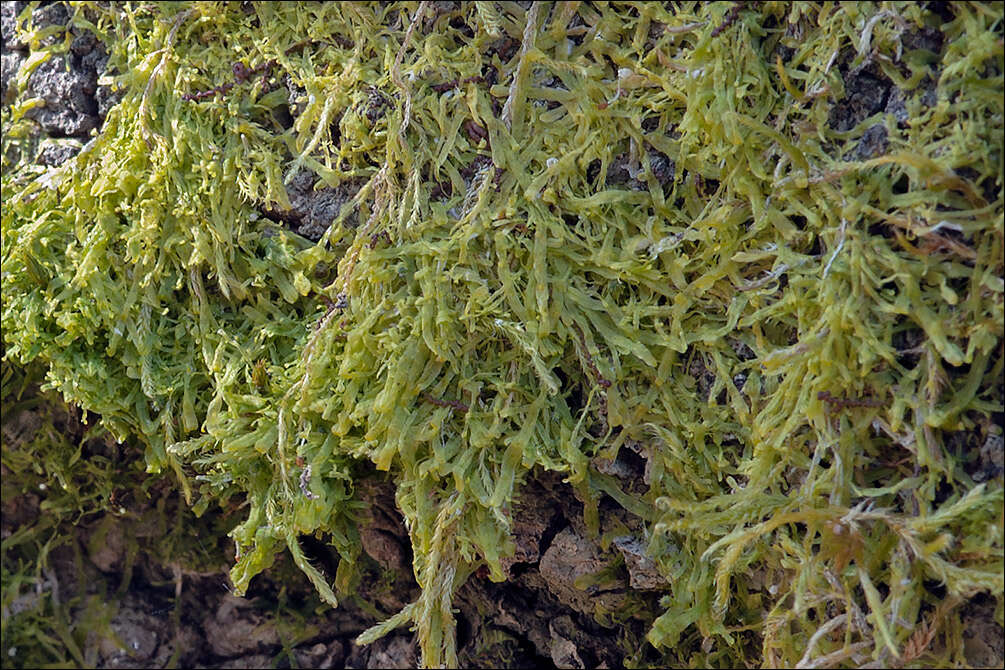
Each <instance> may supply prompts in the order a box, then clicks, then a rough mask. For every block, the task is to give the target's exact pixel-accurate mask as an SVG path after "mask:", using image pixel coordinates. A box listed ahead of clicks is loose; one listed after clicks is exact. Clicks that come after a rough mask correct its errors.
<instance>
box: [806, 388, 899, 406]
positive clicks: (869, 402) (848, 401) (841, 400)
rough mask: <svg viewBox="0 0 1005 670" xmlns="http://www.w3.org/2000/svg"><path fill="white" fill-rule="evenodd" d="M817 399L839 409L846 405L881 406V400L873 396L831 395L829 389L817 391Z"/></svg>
mask: <svg viewBox="0 0 1005 670" xmlns="http://www.w3.org/2000/svg"><path fill="white" fill-rule="evenodd" d="M817 400H822V401H824V402H825V403H828V404H830V405H834V406H836V407H839V408H841V409H847V408H848V407H882V406H883V401H882V400H876V399H875V398H850V397H847V396H846V397H840V396H834V395H831V392H830V391H820V392H819V393H817Z"/></svg>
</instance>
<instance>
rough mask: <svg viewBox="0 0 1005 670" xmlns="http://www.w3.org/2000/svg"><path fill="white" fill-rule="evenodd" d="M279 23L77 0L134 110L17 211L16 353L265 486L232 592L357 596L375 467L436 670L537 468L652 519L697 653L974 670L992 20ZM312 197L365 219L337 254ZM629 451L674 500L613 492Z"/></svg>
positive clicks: (817, 17) (250, 484) (689, 8)
mask: <svg viewBox="0 0 1005 670" xmlns="http://www.w3.org/2000/svg"><path fill="white" fill-rule="evenodd" d="M246 7H247V9H245V6H242V5H238V4H208V3H198V4H189V3H159V4H137V5H131V4H125V5H114V6H112V7H106V6H101V5H98V4H92V3H79V5H78V6H77V14H76V16H75V17H74V21H75V23H76V25H78V26H82V27H87V28H88V29H90V30H92V31H93V32H94V33H95V34H96V35H97V36H98V37H99V39H101V40H102V41H103V42H104V43H105V44H107V45H108V46H109V48H110V50H111V59H110V63H109V66H110V68H111V70H112V71H113V72H118V73H119V74H116V75H109V77H110V82H111V83H114V84H115V85H116V86H117V87H119V88H120V89H121V92H122V99H121V102H120V103H119V104H118V105H117V106H116V107H115V108H114V109H113V110H112V111H111V112H110V114H109V116H108V118H107V120H106V123H105V125H104V127H103V128H102V130H101V132H100V134H98V135H97V136H96V137H94V139H93V140H92V141H91V142H89V143H88V145H87V146H85V147H84V149H83V150H82V151H81V152H80V154H79V155H78V156H77V157H76V158H75V159H74V160H73V161H71V162H70V163H68V164H67V166H66V167H64V168H57V169H52V170H48V171H44V172H43V171H38V172H33V171H32V170H31V169H29V168H22V169H20V170H18V171H14V170H9V169H5V170H4V176H3V181H2V188H3V200H4V202H5V207H4V212H3V228H2V230H3V258H2V263H3V266H2V268H3V269H2V271H3V278H4V282H3V301H4V310H3V329H4V343H5V345H6V347H7V356H8V357H9V358H11V359H13V360H17V361H20V362H22V363H24V362H27V361H32V360H38V361H41V362H43V363H44V364H45V365H46V366H48V380H49V385H50V386H51V387H52V388H55V389H58V390H59V391H61V392H62V393H63V395H64V396H65V397H66V398H67V399H68V400H70V401H72V402H74V403H78V404H80V405H81V406H82V407H84V408H87V409H88V410H91V411H95V412H98V413H99V414H100V415H101V417H102V421H103V422H104V424H105V425H106V426H107V427H108V428H109V429H110V430H112V431H113V432H114V433H115V434H116V435H118V436H123V437H124V436H126V435H135V436H138V437H139V438H141V439H142V440H143V441H144V442H145V443H146V445H147V447H148V449H147V454H146V458H147V464H148V465H147V467H148V469H149V470H150V471H152V472H156V471H159V470H162V469H165V468H168V469H170V470H171V471H173V472H174V473H176V475H177V478H178V481H179V484H180V486H181V487H182V488H183V490H184V492H185V495H186V497H187V498H189V499H190V500H191V501H192V503H193V504H194V505H196V508H197V509H205V507H206V506H207V505H208V504H210V502H211V501H213V500H216V499H218V498H219V497H221V496H230V495H235V494H237V495H243V496H246V498H247V501H248V516H247V518H246V520H245V521H244V522H243V523H241V524H240V525H239V526H237V527H236V528H235V529H234V530H233V531H232V533H231V535H232V537H233V538H234V540H235V541H236V543H237V546H238V551H239V556H238V557H237V562H236V565H235V566H234V568H233V570H232V573H231V574H232V578H233V581H234V583H235V586H236V587H237V589H238V590H243V589H244V588H246V587H247V585H248V582H249V580H250V579H251V578H252V577H253V576H254V575H256V574H257V573H259V572H260V571H261V570H263V569H264V568H265V567H267V566H268V565H270V564H271V562H272V561H273V559H274V557H275V556H276V555H277V552H280V551H283V550H288V551H290V552H291V554H292V556H293V558H294V560H295V562H296V563H297V564H298V565H299V566H300V568H301V569H302V570H303V571H304V572H305V573H306V574H307V575H308V577H309V578H310V579H311V580H312V581H313V582H314V584H315V585H316V587H317V588H318V590H319V592H320V594H321V595H322V597H323V598H324V599H325V600H327V601H328V602H329V603H331V604H332V605H334V604H336V595H335V590H338V589H339V588H343V587H345V586H346V585H347V584H349V583H350V578H351V575H352V566H353V563H354V561H355V559H356V558H357V556H358V553H359V546H360V543H359V540H358V535H357V532H356V530H355V525H354V518H355V510H356V508H357V505H358V503H356V501H355V494H354V487H353V477H354V470H355V469H356V467H357V464H358V463H359V462H360V461H365V460H368V461H372V462H373V463H374V464H376V466H377V467H378V468H380V469H382V470H389V471H390V472H391V473H392V474H393V477H394V479H395V481H396V485H397V502H398V505H399V507H400V508H401V510H402V512H403V514H404V517H405V519H406V523H407V526H408V530H409V534H410V537H411V541H412V547H413V550H414V556H415V559H414V566H413V567H414V571H415V575H416V578H417V580H418V582H419V585H420V586H421V588H422V595H421V596H420V598H419V599H418V600H417V601H416V602H415V603H413V604H411V605H408V606H407V607H405V608H404V609H403V610H402V611H401V613H399V614H398V615H396V616H394V617H392V618H391V619H390V620H388V621H387V622H385V623H384V624H382V625H380V626H377V627H376V628H374V629H372V630H371V631H369V632H368V633H366V634H364V635H363V636H362V638H361V639H362V640H364V641H365V640H372V639H374V638H375V637H377V636H379V635H381V634H383V633H384V632H386V631H388V630H390V629H391V628H393V627H395V626H398V625H402V624H408V623H411V624H413V625H414V626H415V627H416V628H417V630H418V637H419V641H420V644H421V646H422V650H423V659H424V663H425V664H427V665H430V666H439V665H442V664H446V665H455V664H456V652H455V645H454V641H453V640H454V620H453V615H452V612H451V598H452V595H453V593H454V592H455V590H456V589H457V588H458V586H459V585H460V584H461V583H463V582H464V580H465V579H466V578H467V577H468V575H470V574H471V572H472V571H473V570H475V569H477V568H478V567H480V566H482V565H484V566H487V568H488V570H489V572H490V575H491V576H492V578H493V579H496V580H502V579H504V571H503V569H502V565H501V564H500V559H501V557H503V556H505V555H506V554H507V552H509V551H511V550H512V544H511V543H510V542H509V539H508V538H509V527H510V524H511V521H512V519H511V516H510V512H509V509H510V507H509V506H510V503H511V501H512V500H513V498H514V496H515V495H517V494H518V490H519V489H518V487H519V485H520V483H521V482H522V481H524V480H525V478H526V477H527V475H528V473H529V472H530V471H531V469H532V468H535V467H541V468H545V469H548V470H552V471H558V472H562V473H565V475H566V477H567V480H568V481H569V482H570V483H572V484H573V485H574V486H575V487H576V489H577V491H578V492H579V494H580V495H581V496H582V497H583V499H584V500H587V501H588V503H589V504H588V505H587V522H588V525H591V526H592V527H593V528H594V529H596V528H597V527H598V526H597V518H596V514H597V504H598V502H599V499H600V497H601V496H602V495H607V496H610V497H611V498H613V499H614V500H616V501H617V502H618V503H619V504H620V505H622V506H623V507H624V508H625V509H626V510H628V511H629V512H631V513H632V514H634V515H637V516H638V517H640V518H641V519H643V520H644V521H645V522H646V524H647V528H648V535H647V537H648V542H649V552H650V555H651V556H652V558H653V559H654V560H655V561H656V563H657V565H658V566H659V569H660V571H661V573H662V574H663V575H664V577H665V578H666V579H667V587H666V589H667V594H668V595H667V596H666V598H665V601H664V607H665V613H664V614H663V615H662V616H660V617H659V618H658V619H656V620H655V622H654V623H653V625H652V628H651V630H650V632H649V634H648V639H649V641H650V642H651V643H652V644H653V645H655V646H656V647H658V648H660V649H661V650H663V651H664V653H665V654H666V657H665V662H667V663H696V664H700V665H736V664H738V663H741V662H757V660H758V659H760V661H761V662H763V663H765V664H767V665H780V664H795V663H796V662H798V661H800V659H802V660H803V661H804V662H805V663H816V664H821V665H823V664H828V665H835V664H840V663H852V662H854V663H860V662H864V661H865V660H866V659H868V658H870V657H871V658H873V659H875V660H876V661H877V662H879V663H881V664H891V663H895V662H915V663H926V664H936V665H937V664H940V663H944V662H960V660H961V657H960V653H961V652H960V649H961V646H960V645H961V642H960V638H959V628H958V625H959V624H958V622H959V618H958V616H957V615H956V614H955V610H954V606H955V604H958V603H959V602H962V600H963V599H965V598H966V597H968V596H971V595H973V594H975V593H977V592H982V591H985V592H990V593H992V594H993V595H994V596H995V597H996V598H997V599H998V603H999V604H998V610H997V611H998V613H999V619H1000V618H1001V616H1000V615H1001V602H1002V590H1003V580H1002V560H1003V559H1002V551H1003V539H1002V521H1001V519H1002V515H1003V502H1002V475H1001V471H1000V469H998V470H995V469H994V468H993V466H991V465H987V464H982V463H978V462H976V461H973V458H972V457H973V452H967V451H966V450H960V449H957V448H956V447H955V445H958V444H959V441H958V439H957V438H956V437H954V436H958V435H960V434H963V435H966V436H968V439H969V438H973V439H975V440H977V441H978V442H981V443H994V441H995V440H998V441H999V442H1000V440H1001V422H1002V419H1001V416H1002V415H1001V406H1002V386H1001V382H1000V379H1001V375H1002V366H1003V364H1005V357H1003V355H1002V325H1001V324H1002V320H1003V283H1002V278H1001V277H1002V273H1003V267H1002V264H1003V261H1002V252H1003V225H1002V213H1003V198H1002V181H1003V167H1002V102H1001V97H1000V90H1001V87H1002V71H1003V69H1005V67H1003V63H1002V60H1003V49H1002V37H1001V34H1002V13H1001V9H1000V8H996V7H990V6H985V5H980V4H973V5H962V4H961V5H954V6H953V7H952V8H951V9H950V10H948V11H950V12H951V14H952V15H951V16H950V17H945V18H946V20H945V21H943V19H942V18H940V17H939V16H937V15H934V14H932V12H931V11H930V10H925V9H923V8H922V7H920V6H911V7H906V6H903V5H889V6H888V5H886V4H880V5H833V6H832V5H826V6H824V7H819V6H817V5H812V4H803V3H798V4H794V5H789V4H787V3H761V4H760V5H759V6H758V7H757V8H756V9H751V10H743V11H739V10H733V9H731V6H730V5H727V4H712V5H704V4H701V5H699V4H692V3H682V4H681V5H680V6H679V7H677V8H676V10H675V11H670V10H668V9H666V8H664V7H661V6H658V5H656V4H648V3H646V4H639V5H633V4H628V3H610V4H606V3H598V4H597V5H593V4H590V3H557V4H555V5H543V4H537V3H535V4H533V5H532V6H531V7H530V8H529V9H525V8H524V7H523V5H521V4H518V3H494V2H484V3H483V2H478V3H469V4H459V3H425V2H424V3H421V4H418V5H417V4H416V3H389V4H385V5H380V6H378V5H349V4H342V3H328V4H325V5H318V6H313V5H312V6H308V5H301V4H292V3H282V4H270V3H261V4H254V5H247V6H246ZM727 14H729V17H728V19H729V20H728V21H726V22H725V23H728V24H729V25H725V26H720V24H722V23H723V22H724V18H725V17H726V15H727ZM21 29H22V30H25V31H29V32H30V31H31V27H30V25H27V23H23V24H22V25H21ZM936 33H937V34H939V35H941V41H940V40H935V39H934V38H932V39H927V37H926V36H928V37H931V35H933V34H936ZM29 37H30V36H29ZM26 39H27V38H26ZM65 48H66V44H65V43H62V42H57V43H56V44H54V45H52V46H49V47H45V48H40V49H39V50H38V51H37V52H36V54H38V56H37V57H35V58H33V59H29V60H28V61H26V62H25V64H24V65H23V66H22V73H21V75H20V76H22V78H23V77H26V76H27V74H28V72H29V71H30V68H31V67H35V66H37V64H38V63H40V62H41V61H42V59H44V58H45V57H47V56H46V55H47V54H48V55H51V54H53V53H56V52H58V51H59V50H60V49H65ZM869 86H877V87H879V89H880V90H881V94H879V95H878V96H876V95H871V94H869V93H868V87H869ZM213 88H216V89H217V90H216V91H215V92H212V93H206V94H200V92H206V91H209V90H210V89H213ZM870 95H871V97H870ZM898 101H899V102H898ZM34 104H36V102H35V101H33V100H30V99H24V97H23V96H22V98H21V99H20V100H19V101H18V102H17V103H15V104H14V105H13V106H12V107H10V108H7V109H5V111H4V116H3V123H4V156H5V158H4V160H5V161H7V160H9V158H8V157H9V156H11V155H13V154H16V153H17V151H18V150H19V147H23V146H24V145H25V143H26V142H28V140H27V139H25V138H28V137H29V136H30V123H31V122H30V121H28V120H27V119H26V118H25V117H24V113H25V112H26V111H27V110H28V109H30V108H31V107H32V106H33V105H34ZM7 167H8V166H7V164H6V163H5V168H7ZM303 170H308V171H310V172H312V173H313V174H315V175H316V176H317V178H318V179H319V182H318V185H319V187H322V188H328V189H339V188H343V189H344V188H347V187H348V186H349V185H354V189H355V187H358V190H356V192H355V195H353V196H352V197H351V198H349V199H347V200H346V201H345V202H344V203H343V204H342V206H341V207H340V208H339V210H338V211H339V213H338V215H337V216H335V217H334V220H333V222H332V226H331V227H330V228H329V229H328V231H327V232H326V233H325V234H324V235H323V237H322V238H321V239H320V241H319V243H318V244H316V245H315V244H311V243H310V242H309V241H308V240H305V239H303V238H301V237H299V236H297V235H294V234H291V233H290V232H289V231H287V230H284V229H283V227H282V226H281V225H279V224H280V223H283V222H285V221H286V220H287V219H288V218H289V212H291V211H292V210H293V209H294V206H293V203H291V200H290V196H289V193H288V191H287V188H286V187H285V186H284V184H289V183H290V182H291V181H293V180H294V179H295V178H296V177H297V175H298V174H300V173H301V171H303ZM360 185H361V186H360ZM350 220H354V221H356V225H354V226H350V225H345V224H346V222H347V221H350ZM629 443H630V444H635V445H641V447H642V450H643V453H644V455H645V458H646V460H647V468H646V471H647V476H646V481H645V484H646V486H647V491H646V493H645V494H644V495H642V496H641V497H639V496H634V495H629V494H627V493H625V492H624V491H623V490H622V489H621V488H620V487H619V485H618V484H617V482H616V480H615V479H613V478H611V477H609V476H606V475H604V474H602V473H601V472H599V471H598V470H597V469H596V467H594V465H593V463H594V462H595V459H597V458H606V459H612V458H613V457H614V456H616V455H617V453H618V451H619V450H620V449H621V448H623V447H624V446H625V445H626V444H629ZM968 459H969V460H968ZM978 475H979V476H978ZM978 480H981V483H979V484H978V483H977V481H978ZM308 534H314V535H317V536H319V537H324V538H327V539H328V540H330V541H331V542H332V543H333V544H334V546H335V547H336V548H337V550H338V552H339V554H340V556H341V563H340V565H339V569H338V573H337V574H336V575H334V588H333V587H332V586H331V585H330V581H331V577H332V576H330V575H323V574H321V573H320V572H319V571H318V570H317V569H316V568H315V567H314V566H313V565H311V563H310V562H309V561H308V560H307V559H306V558H304V556H303V553H302V551H301V548H300V542H299V540H298V537H299V536H301V535H308ZM738 572H743V573H745V574H748V575H751V578H750V579H746V580H736V579H734V575H735V574H737V573H738ZM933 583H938V584H940V585H941V586H940V587H939V588H938V589H935V590H934V591H933V589H932V588H931V585H932V584H933ZM943 594H945V596H946V599H943V598H942V595H943ZM954 622H955V623H954ZM922 631H929V632H930V631H935V632H933V633H931V636H929V637H927V638H924V635H921V632H922ZM954 631H955V632H954ZM751 632H752V634H753V635H755V636H756V639H755V638H753V637H751ZM925 635H927V632H926V633H925ZM937 635H938V636H942V638H943V641H944V642H945V644H942V645H933V644H930V643H931V642H932V640H933V639H934V637H935V636H937ZM923 638H924V639H923ZM926 640H927V641H926ZM922 642H924V644H922ZM751 644H755V645H756V646H757V647H759V648H760V652H759V654H754V653H753V652H752V650H751ZM936 649H938V650H941V651H938V652H936V651H935V650H936Z"/></svg>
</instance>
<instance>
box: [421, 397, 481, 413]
mask: <svg viewBox="0 0 1005 670" xmlns="http://www.w3.org/2000/svg"><path fill="white" fill-rule="evenodd" d="M422 397H423V399H424V400H425V401H426V402H428V403H432V404H434V405H436V406H437V407H452V408H454V409H456V410H458V411H461V412H467V411H468V410H469V409H470V408H469V407H468V406H467V405H465V404H464V403H462V402H460V401H459V400H441V399H440V398H436V397H434V396H432V395H430V394H429V393H423V394H422Z"/></svg>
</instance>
